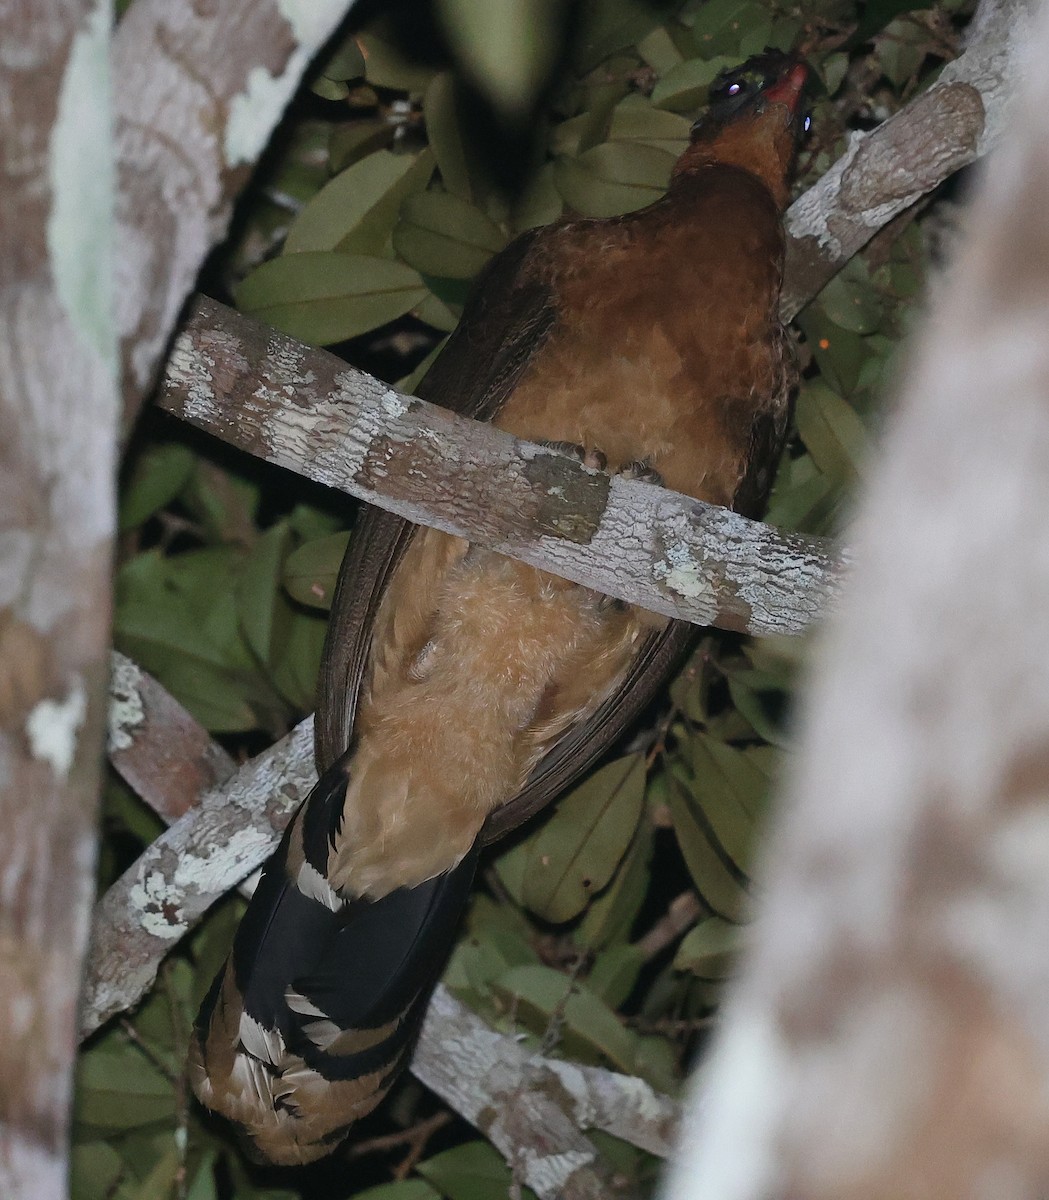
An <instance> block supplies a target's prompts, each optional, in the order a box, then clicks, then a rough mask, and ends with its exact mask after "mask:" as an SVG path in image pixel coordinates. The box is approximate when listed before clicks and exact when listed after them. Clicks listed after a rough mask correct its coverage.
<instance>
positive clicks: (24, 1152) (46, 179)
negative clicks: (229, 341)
mask: <svg viewBox="0 0 1049 1200" xmlns="http://www.w3.org/2000/svg"><path fill="white" fill-rule="evenodd" d="M108 32H109V29H108V15H107V12H106V10H105V9H104V8H96V7H95V6H94V5H93V4H91V3H76V2H74V0H68V2H67V3H64V4H52V5H48V6H44V7H41V6H25V5H23V6H14V7H11V6H8V8H7V9H6V10H5V13H4V16H3V18H2V19H0V37H2V39H3V45H4V55H5V62H6V63H7V64H8V65H7V67H6V68H5V70H3V71H0V111H2V112H3V113H4V124H5V135H4V137H3V139H2V140H0V177H2V178H3V180H4V184H3V187H2V188H0V514H2V517H0V520H2V533H0V828H2V829H3V837H2V839H0V1004H2V1008H3V1013H4V1033H3V1038H2V1039H0V1047H2V1049H0V1080H2V1081H3V1085H2V1088H0V1195H3V1196H11V1197H18V1198H19V1200H26V1198H29V1197H33V1198H36V1197H40V1198H45V1197H46V1198H49V1200H50V1198H57V1197H60V1196H63V1195H64V1194H65V1189H66V1172H67V1156H68V1146H67V1142H68V1108H69V1096H70V1086H71V1077H72V1066H73V1056H74V1050H75V1045H76V1042H75V1032H76V1004H77V995H78V991H79V984H80V965H81V961H82V957H83V952H84V948H85V943H86V938H87V929H88V916H89V913H90V909H91V891H92V886H93V879H92V875H93V868H94V861H95V828H94V826H95V808H96V800H97V794H98V782H99V764H100V755H99V751H100V749H101V740H102V727H103V720H104V716H105V681H106V676H107V659H108V650H107V643H108V640H109V612H110V597H109V588H110V547H111V539H112V534H113V528H114V507H113V482H112V481H113V463H114V440H115V432H116V420H117V406H118V401H117V388H116V340H115V332H114V327H113V321H112V312H111V310H112V276H111V269H110V267H111V264H110V250H111V235H112V203H113V189H112V172H111V160H110V150H109V120H108V114H109V80H108V77H107V70H106V48H107V38H108ZM14 64H17V66H15V65H14ZM56 347H61V353H59V354H56V353H55V348H56Z"/></svg>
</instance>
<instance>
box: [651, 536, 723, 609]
mask: <svg viewBox="0 0 1049 1200" xmlns="http://www.w3.org/2000/svg"><path fill="white" fill-rule="evenodd" d="M664 554H665V557H663V558H661V559H659V561H658V562H656V563H655V565H654V567H653V574H654V575H655V577H656V578H657V579H661V580H662V581H663V582H664V583H665V584H666V586H667V588H668V589H669V590H670V591H672V592H674V593H676V594H677V595H679V596H684V597H686V598H687V599H689V600H695V601H696V602H697V603H701V604H702V603H709V605H710V611H711V613H714V612H716V611H717V596H716V595H715V592H714V589H713V587H712V586H711V584H710V582H709V580H707V579H705V578H704V576H703V572H702V571H701V570H700V566H699V563H697V562H696V560H695V557H694V555H693V554H692V551H691V550H690V548H689V547H688V546H687V545H685V543H683V542H673V543H670V544H669V545H667V546H666V547H665V550H664Z"/></svg>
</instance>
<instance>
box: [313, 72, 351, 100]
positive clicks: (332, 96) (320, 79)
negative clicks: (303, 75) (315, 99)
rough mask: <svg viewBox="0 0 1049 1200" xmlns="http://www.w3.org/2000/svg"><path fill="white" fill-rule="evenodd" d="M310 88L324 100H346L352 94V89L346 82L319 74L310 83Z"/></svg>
mask: <svg viewBox="0 0 1049 1200" xmlns="http://www.w3.org/2000/svg"><path fill="white" fill-rule="evenodd" d="M309 89H310V91H311V92H312V93H313V94H314V95H315V96H320V98H321V99H322V100H336V101H337V100H345V99H346V97H347V96H348V95H349V94H350V89H349V88H348V87H347V86H346V84H345V83H342V82H340V81H337V80H335V79H328V78H327V77H326V76H324V75H318V76H317V78H316V79H314V80H313V82H312V83H311V84H310V85H309Z"/></svg>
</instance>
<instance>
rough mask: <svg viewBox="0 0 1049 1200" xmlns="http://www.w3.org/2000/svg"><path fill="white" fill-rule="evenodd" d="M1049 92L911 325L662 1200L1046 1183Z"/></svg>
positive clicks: (1037, 50)
mask: <svg viewBox="0 0 1049 1200" xmlns="http://www.w3.org/2000/svg"><path fill="white" fill-rule="evenodd" d="M1047 55H1049V10H1045V11H1043V13H1042V14H1041V15H1040V16H1039V18H1038V20H1037V27H1036V29H1035V31H1034V33H1033V35H1032V37H1031V45H1030V57H1031V61H1032V62H1039V63H1040V62H1044V61H1045V59H1046V56H1047ZM1047 111H1049V78H1047V76H1046V73H1045V72H1044V71H1043V70H1033V71H1031V73H1030V76H1029V78H1028V80H1027V82H1026V84H1025V86H1024V88H1023V91H1022V95H1021V96H1019V97H1018V99H1017V103H1016V105H1015V106H1014V108H1013V110H1012V120H1011V124H1010V128H1009V130H1008V131H1007V133H1006V134H1005V136H1004V138H1003V145H1002V147H1001V149H1000V151H998V152H997V154H996V155H995V157H994V158H993V159H992V161H991V162H990V163H989V164H988V167H987V169H986V171H985V172H984V174H983V177H982V179H981V181H980V189H979V193H978V198H977V200H976V201H975V204H974V207H973V211H972V213H971V214H970V221H969V226H968V230H969V236H970V241H969V242H968V244H967V246H966V247H965V248H964V250H963V251H962V253H961V256H960V259H959V261H958V263H957V265H956V269H955V270H954V271H953V273H952V275H951V277H950V280H949V289H944V294H943V295H942V296H941V298H940V303H939V306H938V308H937V310H936V311H935V315H934V318H933V319H932V321H931V322H930V324H929V326H928V327H927V328H926V329H925V330H924V333H923V338H922V341H921V342H920V344H919V345H918V346H917V347H916V348H915V350H914V351H913V354H914V363H913V365H912V369H911V371H910V373H909V375H908V378H907V382H906V384H905V385H904V387H903V397H902V404H901V412H900V413H899V415H898V418H897V419H896V421H895V422H894V425H893V427H892V429H891V431H890V433H889V436H888V438H887V443H886V448H885V455H884V459H883V461H882V462H881V463H880V464H879V465H878V467H877V469H876V470H875V472H874V478H873V482H872V484H871V487H870V489H869V492H868V494H867V495H866V496H865V497H864V499H863V503H862V507H861V516H860V519H859V521H858V523H857V525H856V527H855V529H854V531H853V545H854V548H855V564H854V567H853V570H852V573H851V575H850V579H849V581H848V585H847V589H846V595H845V597H844V599H843V603H842V606H841V610H840V613H839V615H838V617H837V618H836V619H834V620H832V622H831V624H830V628H829V629H828V631H827V637H826V642H825V645H824V646H823V653H822V657H821V658H820V659H819V664H820V665H819V669H818V672H817V674H816V676H815V680H814V687H813V691H812V694H811V696H810V697H809V700H808V703H807V706H806V713H805V719H804V722H803V730H804V733H803V745H802V752H801V756H800V762H799V763H798V765H797V769H796V770H795V772H794V774H793V780H792V782H791V784H790V786H789V788H788V792H787V796H786V800H785V805H784V812H783V816H782V819H781V828H780V829H779V831H778V836H777V837H775V838H774V840H773V842H772V844H771V846H770V847H769V851H768V854H767V864H766V871H765V873H764V875H765V887H764V890H763V893H762V901H761V913H760V916H759V918H758V921H757V924H756V927H755V928H754V931H753V936H752V938H751V945H750V953H749V955H748V957H747V960H746V964H745V968H744V971H743V977H742V980H741V982H740V984H739V986H738V987H737V988H736V989H735V991H734V995H733V996H732V998H731V1003H730V1004H729V1005H728V1006H727V1009H726V1018H725V1019H726V1028H725V1030H724V1035H723V1036H722V1037H721V1038H720V1039H719V1041H718V1043H717V1046H716V1049H715V1053H714V1056H713V1060H712V1063H711V1067H710V1071H709V1075H708V1077H707V1079H706V1084H705V1087H704V1089H703V1090H702V1091H701V1092H699V1093H697V1099H698V1098H699V1097H700V1096H701V1097H702V1098H703V1104H704V1111H703V1112H702V1113H697V1115H696V1117H695V1119H694V1120H693V1121H692V1122H691V1127H690V1129H689V1130H688V1131H687V1136H686V1137H685V1138H684V1139H683V1143H682V1145H683V1150H684V1155H683V1162H682V1167H681V1170H680V1172H679V1173H678V1175H677V1177H676V1179H675V1181H674V1184H673V1186H672V1187H671V1189H670V1193H669V1194H670V1196H671V1197H673V1200H758V1198H759V1197H760V1198H762V1200H765V1198H768V1197H773V1196H788V1195H789V1196H790V1197H791V1200H817V1198H819V1200H824V1198H827V1200H829V1198H830V1197H835V1198H839V1197H849V1200H898V1198H900V1197H906V1198H907V1200H976V1198H977V1197H983V1198H986V1197H995V1198H997V1197H1006V1196H1007V1197H1009V1200H1042V1198H1043V1197H1044V1196H1045V1195H1046V1194H1047V1192H1049V1021H1047V1019H1046V1011H1047V999H1046V998H1047V996H1049V940H1047V938H1046V930H1047V928H1049V871H1047V869H1046V864H1047V863H1049V809H1047V806H1046V797H1047V795H1049V687H1047V686H1046V668H1045V661H1044V657H1045V656H1044V647H1045V646H1046V645H1047V644H1049V534H1047V528H1046V520H1045V514H1046V511H1047V510H1049V337H1047V335H1046V331H1047V330H1049V212H1047V209H1046V205H1045V195H1046V188H1047V185H1049V124H1047V123H1046V118H1045V114H1046V112H1047Z"/></svg>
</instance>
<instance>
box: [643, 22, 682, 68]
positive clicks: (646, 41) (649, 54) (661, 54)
mask: <svg viewBox="0 0 1049 1200" xmlns="http://www.w3.org/2000/svg"><path fill="white" fill-rule="evenodd" d="M637 52H638V54H640V55H641V57H642V58H643V59H644V61H645V62H646V63H647V64H648V65H649V66H650V67H651V68H652V70H653V71H655V73H656V74H657V75H665V74H666V73H667V72H668V71H669V70H670V69H671V68H672V67H676V66H677V65H678V63H679V62H681V60H682V57H683V56H682V54H681V51H680V50H679V49H678V48H677V46H676V44H675V43H674V39H673V38H672V37H671V36H670V34H669V32H668V31H667V27H666V26H665V25H659V26H658V27H657V28H655V29H653V30H652V32H651V33H648V34H646V35H645V36H644V37H643V38H642V39H641V40H640V41H639V42H638V43H637Z"/></svg>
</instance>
